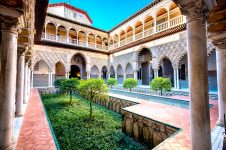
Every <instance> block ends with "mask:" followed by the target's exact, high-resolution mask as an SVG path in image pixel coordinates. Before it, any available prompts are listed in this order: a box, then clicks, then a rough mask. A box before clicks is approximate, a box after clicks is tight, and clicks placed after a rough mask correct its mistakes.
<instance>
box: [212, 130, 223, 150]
mask: <svg viewBox="0 0 226 150" xmlns="http://www.w3.org/2000/svg"><path fill="white" fill-rule="evenodd" d="M223 133H224V128H223V127H220V126H215V127H214V128H213V129H212V132H211V140H212V150H222V149H223V140H224V136H225V134H223Z"/></svg>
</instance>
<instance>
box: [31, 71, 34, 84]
mask: <svg viewBox="0 0 226 150" xmlns="http://www.w3.org/2000/svg"><path fill="white" fill-rule="evenodd" d="M33 83H34V71H33V69H31V88H33V87H34V85H33Z"/></svg>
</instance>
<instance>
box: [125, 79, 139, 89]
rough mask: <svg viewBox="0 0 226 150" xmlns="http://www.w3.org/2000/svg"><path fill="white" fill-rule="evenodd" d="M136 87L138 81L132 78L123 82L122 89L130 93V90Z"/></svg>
mask: <svg viewBox="0 0 226 150" xmlns="http://www.w3.org/2000/svg"><path fill="white" fill-rule="evenodd" d="M137 85H138V81H137V80H136V79H134V78H127V79H126V80H125V81H124V82H123V88H125V89H129V90H130V91H131V90H132V88H135V87H136V86H137Z"/></svg>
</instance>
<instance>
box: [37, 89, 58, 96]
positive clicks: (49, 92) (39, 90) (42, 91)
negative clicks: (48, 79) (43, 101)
mask: <svg viewBox="0 0 226 150" xmlns="http://www.w3.org/2000/svg"><path fill="white" fill-rule="evenodd" d="M37 89H38V92H39V93H40V95H42V94H53V93H56V92H57V89H56V88H55V87H44V88H37Z"/></svg>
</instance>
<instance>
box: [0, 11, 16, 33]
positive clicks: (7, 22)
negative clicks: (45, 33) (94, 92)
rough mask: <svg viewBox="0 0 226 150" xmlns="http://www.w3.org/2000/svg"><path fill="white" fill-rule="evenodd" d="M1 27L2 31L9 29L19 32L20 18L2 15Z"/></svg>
mask: <svg viewBox="0 0 226 150" xmlns="http://www.w3.org/2000/svg"><path fill="white" fill-rule="evenodd" d="M0 22H1V23H0V27H1V30H2V31H9V32H11V33H14V34H18V33H19V32H20V30H19V20H18V19H17V18H10V17H7V16H2V15H0Z"/></svg>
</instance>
